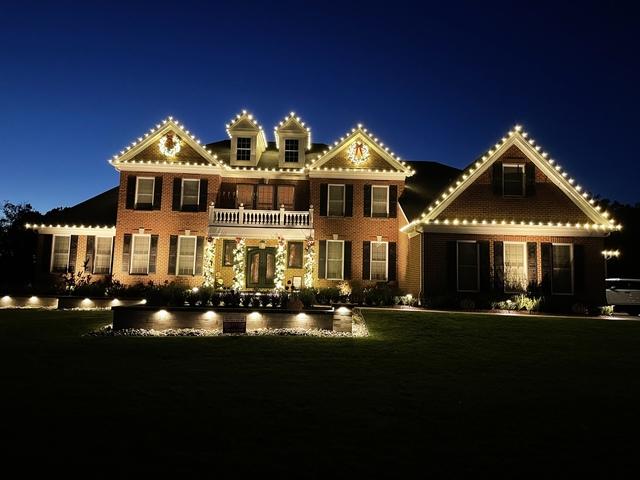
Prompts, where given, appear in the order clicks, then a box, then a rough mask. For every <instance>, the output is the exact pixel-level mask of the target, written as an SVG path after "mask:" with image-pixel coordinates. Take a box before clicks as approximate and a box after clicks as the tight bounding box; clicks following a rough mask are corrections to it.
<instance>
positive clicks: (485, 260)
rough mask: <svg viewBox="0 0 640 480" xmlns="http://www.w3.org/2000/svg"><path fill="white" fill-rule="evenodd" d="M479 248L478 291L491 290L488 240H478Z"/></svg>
mask: <svg viewBox="0 0 640 480" xmlns="http://www.w3.org/2000/svg"><path fill="white" fill-rule="evenodd" d="M478 247H479V250H480V259H479V262H480V265H479V267H480V291H481V292H489V291H490V290H491V260H490V259H489V240H479V241H478Z"/></svg>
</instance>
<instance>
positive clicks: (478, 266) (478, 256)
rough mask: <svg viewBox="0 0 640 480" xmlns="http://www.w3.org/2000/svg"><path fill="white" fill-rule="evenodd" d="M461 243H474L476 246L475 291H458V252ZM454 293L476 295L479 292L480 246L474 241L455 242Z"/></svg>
mask: <svg viewBox="0 0 640 480" xmlns="http://www.w3.org/2000/svg"><path fill="white" fill-rule="evenodd" d="M461 243H474V244H475V245H476V289H475V290H461V289H460V255H459V253H460V251H459V247H458V246H459V245H460V244H461ZM456 291H458V292H467V293H478V292H479V291H480V244H479V243H478V242H477V241H475V240H456Z"/></svg>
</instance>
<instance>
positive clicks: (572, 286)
mask: <svg viewBox="0 0 640 480" xmlns="http://www.w3.org/2000/svg"><path fill="white" fill-rule="evenodd" d="M560 246H567V247H569V259H570V262H571V292H569V293H558V292H554V291H553V247H560ZM574 293H575V279H574V268H573V243H562V242H561V243H551V295H563V296H571V295H574Z"/></svg>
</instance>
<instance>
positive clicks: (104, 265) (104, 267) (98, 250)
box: [93, 237, 113, 273]
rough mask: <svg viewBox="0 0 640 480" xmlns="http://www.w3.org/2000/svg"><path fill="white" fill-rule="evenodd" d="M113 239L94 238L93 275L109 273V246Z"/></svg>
mask: <svg viewBox="0 0 640 480" xmlns="http://www.w3.org/2000/svg"><path fill="white" fill-rule="evenodd" d="M112 243H113V237H96V246H95V252H94V259H93V273H109V272H111V245H112Z"/></svg>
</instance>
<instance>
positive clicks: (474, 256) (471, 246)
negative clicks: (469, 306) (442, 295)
mask: <svg viewBox="0 0 640 480" xmlns="http://www.w3.org/2000/svg"><path fill="white" fill-rule="evenodd" d="M479 276H480V274H479V271H478V244H477V243H476V242H458V291H459V292H477V291H478V284H479V283H480V278H479Z"/></svg>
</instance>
